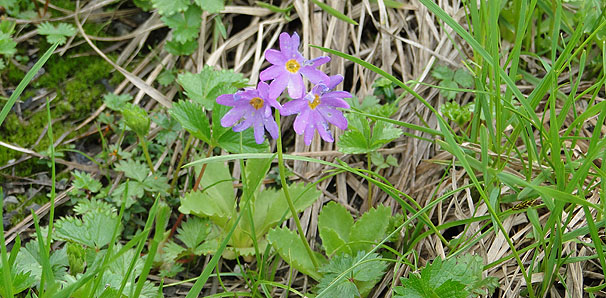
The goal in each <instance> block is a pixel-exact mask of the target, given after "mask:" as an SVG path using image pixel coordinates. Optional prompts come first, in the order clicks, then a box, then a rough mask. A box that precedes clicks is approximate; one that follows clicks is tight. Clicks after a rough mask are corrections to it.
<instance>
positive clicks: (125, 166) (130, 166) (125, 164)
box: [116, 159, 149, 182]
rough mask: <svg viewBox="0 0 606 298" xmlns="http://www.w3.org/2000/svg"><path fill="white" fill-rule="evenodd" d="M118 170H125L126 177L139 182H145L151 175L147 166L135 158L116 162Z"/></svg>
mask: <svg viewBox="0 0 606 298" xmlns="http://www.w3.org/2000/svg"><path fill="white" fill-rule="evenodd" d="M116 171H120V172H124V175H125V176H126V177H128V178H130V179H134V180H136V181H139V182H143V181H144V180H145V178H147V175H149V169H148V168H147V166H146V165H145V164H143V163H142V162H140V161H136V160H134V159H128V160H121V161H120V162H118V163H117V164H116Z"/></svg>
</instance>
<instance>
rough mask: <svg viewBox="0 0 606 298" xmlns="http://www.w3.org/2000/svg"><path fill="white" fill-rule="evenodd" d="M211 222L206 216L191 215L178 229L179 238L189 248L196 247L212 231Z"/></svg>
mask: <svg viewBox="0 0 606 298" xmlns="http://www.w3.org/2000/svg"><path fill="white" fill-rule="evenodd" d="M210 229H211V226H210V222H209V220H208V219H206V218H200V217H191V218H189V219H188V220H187V221H185V222H184V223H183V224H181V227H180V228H179V229H178V230H177V232H178V233H177V238H179V240H181V241H182V242H183V243H184V244H185V245H186V246H187V247H188V248H191V249H196V248H197V247H198V246H199V245H200V244H202V242H204V241H205V240H206V238H207V237H208V234H209V233H210Z"/></svg>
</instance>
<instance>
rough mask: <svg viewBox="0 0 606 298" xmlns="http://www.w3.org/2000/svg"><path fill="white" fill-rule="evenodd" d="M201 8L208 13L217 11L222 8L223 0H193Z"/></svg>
mask: <svg viewBox="0 0 606 298" xmlns="http://www.w3.org/2000/svg"><path fill="white" fill-rule="evenodd" d="M194 2H195V3H196V4H198V5H199V6H200V7H201V8H202V9H203V10H205V11H207V12H208V13H219V12H221V11H222V10H223V5H224V4H223V0H194Z"/></svg>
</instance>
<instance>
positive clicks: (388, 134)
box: [337, 114, 403, 154]
mask: <svg viewBox="0 0 606 298" xmlns="http://www.w3.org/2000/svg"><path fill="white" fill-rule="evenodd" d="M347 120H348V121H349V129H348V130H347V131H346V132H345V133H344V134H343V135H342V136H341V137H340V138H339V141H338V143H337V145H338V147H339V151H341V152H343V153H346V154H364V153H369V152H373V151H376V150H378V149H379V148H381V147H382V146H383V145H385V144H387V143H389V142H391V141H392V140H394V139H396V138H398V137H399V136H401V135H402V133H403V132H402V130H401V129H399V128H397V127H396V126H395V125H393V124H391V123H387V122H384V121H377V122H376V123H375V125H374V127H373V128H372V130H371V128H370V123H369V121H368V119H367V118H366V117H364V116H361V115H358V114H348V115H347ZM371 131H372V134H371Z"/></svg>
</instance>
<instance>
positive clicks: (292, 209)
mask: <svg viewBox="0 0 606 298" xmlns="http://www.w3.org/2000/svg"><path fill="white" fill-rule="evenodd" d="M275 116H276V123H277V124H278V129H279V128H280V112H279V111H278V110H277V109H276V111H275ZM277 151H278V167H279V169H280V181H281V183H282V190H283V191H284V197H285V198H286V202H287V203H288V208H289V209H290V213H291V214H292V218H293V219H294V220H295V224H296V226H297V231H298V232H299V233H298V234H299V237H301V241H303V245H304V246H305V249H306V250H307V254H308V255H309V258H310V259H311V262H312V263H313V264H314V267H315V268H316V269H318V267H319V266H318V261H316V257H315V256H314V253H313V251H312V250H311V247H310V246H309V243H307V239H305V234H304V233H303V228H302V227H301V221H300V220H299V216H298V215H297V210H296V209H295V205H294V204H293V202H292V199H291V198H290V193H289V192H288V185H287V184H286V169H285V167H284V156H283V153H282V132H281V130H280V131H279V132H278V142H277Z"/></svg>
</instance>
